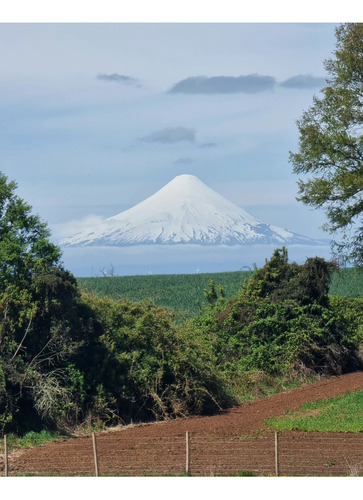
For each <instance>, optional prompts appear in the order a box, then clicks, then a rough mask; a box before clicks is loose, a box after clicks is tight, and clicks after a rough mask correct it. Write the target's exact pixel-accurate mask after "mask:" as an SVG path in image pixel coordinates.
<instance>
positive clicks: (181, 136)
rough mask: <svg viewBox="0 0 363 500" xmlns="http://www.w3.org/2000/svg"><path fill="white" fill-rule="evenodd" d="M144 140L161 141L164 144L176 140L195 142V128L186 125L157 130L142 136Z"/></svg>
mask: <svg viewBox="0 0 363 500" xmlns="http://www.w3.org/2000/svg"><path fill="white" fill-rule="evenodd" d="M140 141H143V142H159V143H162V144H171V143H174V142H181V141H188V142H195V130H194V129H193V128H186V127H171V128H164V129H163V130H157V131H156V132H153V133H152V134H150V135H147V136H145V137H142V138H141V139H140Z"/></svg>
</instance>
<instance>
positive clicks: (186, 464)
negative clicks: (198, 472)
mask: <svg viewBox="0 0 363 500" xmlns="http://www.w3.org/2000/svg"><path fill="white" fill-rule="evenodd" d="M185 455H186V460H185V472H186V473H187V474H189V472H190V456H189V432H188V431H186V433H185Z"/></svg>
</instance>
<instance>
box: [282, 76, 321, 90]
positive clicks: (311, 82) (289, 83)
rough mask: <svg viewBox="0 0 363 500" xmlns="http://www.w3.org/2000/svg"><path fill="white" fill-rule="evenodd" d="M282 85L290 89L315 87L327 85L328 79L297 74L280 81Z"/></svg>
mask: <svg viewBox="0 0 363 500" xmlns="http://www.w3.org/2000/svg"><path fill="white" fill-rule="evenodd" d="M280 85H281V87H285V88H290V89H314V88H317V87H320V88H321V87H325V86H326V79H325V78H323V77H316V76H311V75H296V76H292V77H291V78H288V79H287V80H285V81H284V82H282V83H280Z"/></svg>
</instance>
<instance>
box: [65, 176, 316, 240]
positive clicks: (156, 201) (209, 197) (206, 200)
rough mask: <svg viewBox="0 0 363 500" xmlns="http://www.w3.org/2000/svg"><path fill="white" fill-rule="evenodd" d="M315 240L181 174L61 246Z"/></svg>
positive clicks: (199, 181)
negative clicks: (274, 223) (260, 217)
mask: <svg viewBox="0 0 363 500" xmlns="http://www.w3.org/2000/svg"><path fill="white" fill-rule="evenodd" d="M187 243H189V244H190V243H193V244H199V245H245V244H276V245H281V244H282V245H284V244H300V245H301V244H310V245H311V244H314V243H316V242H315V241H314V240H311V239H310V238H307V237H305V236H301V235H299V234H296V233H292V232H290V231H286V230H285V229H281V228H279V227H277V226H272V225H268V224H264V223H263V222H261V221H260V220H258V219H256V218H255V217H253V215H251V214H249V213H248V212H246V211H245V210H243V209H242V208H240V207H238V206H237V205H235V204H234V203H232V202H230V201H228V200H227V199H226V198H224V197H223V196H221V195H219V194H218V193H216V192H215V191H214V190H213V189H211V188H209V187H208V186H206V185H205V184H204V183H203V182H202V181H201V180H200V179H198V177H195V176H194V175H179V176H177V177H175V178H174V179H173V180H172V181H171V182H169V183H168V184H166V185H165V186H164V187H163V188H162V189H160V190H159V191H157V192H156V193H155V194H153V195H152V196H150V197H149V198H147V199H146V200H144V201H142V202H141V203H139V204H137V205H135V206H134V207H132V208H130V209H129V210H126V211H124V212H121V213H120V214H118V215H115V216H113V217H109V218H108V219H105V220H103V221H102V222H100V223H99V224H97V225H95V226H94V227H93V228H92V230H87V231H81V232H78V233H77V234H74V235H73V236H70V237H68V238H64V239H63V240H62V241H61V243H60V244H61V245H63V246H91V245H92V246H126V245H143V244H167V245H172V244H187Z"/></svg>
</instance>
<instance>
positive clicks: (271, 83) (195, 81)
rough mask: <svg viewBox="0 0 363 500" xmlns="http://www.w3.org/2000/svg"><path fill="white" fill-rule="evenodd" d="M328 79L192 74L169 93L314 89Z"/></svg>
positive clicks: (303, 76)
mask: <svg viewBox="0 0 363 500" xmlns="http://www.w3.org/2000/svg"><path fill="white" fill-rule="evenodd" d="M325 83H326V80H325V79H324V78H322V77H314V76H311V75H296V76H293V77H291V78H288V79H287V80H285V81H284V82H282V83H277V81H276V78H274V77H273V76H267V75H259V74H257V73H256V74H252V75H245V76H243V75H241V76H211V77H207V76H191V77H188V78H185V79H184V80H181V81H180V82H177V83H176V84H175V85H173V87H172V88H171V89H170V90H169V91H168V93H169V94H235V93H244V94H255V93H258V92H264V91H267V90H272V89H273V88H275V87H276V86H277V85H279V86H281V87H284V88H297V89H312V88H316V87H322V86H324V85H325Z"/></svg>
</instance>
